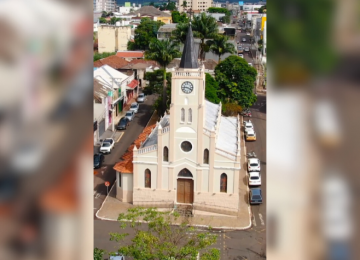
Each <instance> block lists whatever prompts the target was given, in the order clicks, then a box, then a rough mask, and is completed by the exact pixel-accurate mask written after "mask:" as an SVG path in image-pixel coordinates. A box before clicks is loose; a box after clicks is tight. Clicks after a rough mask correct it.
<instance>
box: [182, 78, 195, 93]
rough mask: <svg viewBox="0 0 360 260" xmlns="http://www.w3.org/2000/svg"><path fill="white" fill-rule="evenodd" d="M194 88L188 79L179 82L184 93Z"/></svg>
mask: <svg viewBox="0 0 360 260" xmlns="http://www.w3.org/2000/svg"><path fill="white" fill-rule="evenodd" d="M193 89H194V86H193V84H192V83H191V82H189V81H185V82H184V83H183V84H181V90H182V91H183V92H184V93H185V94H190V93H191V92H192V91H193Z"/></svg>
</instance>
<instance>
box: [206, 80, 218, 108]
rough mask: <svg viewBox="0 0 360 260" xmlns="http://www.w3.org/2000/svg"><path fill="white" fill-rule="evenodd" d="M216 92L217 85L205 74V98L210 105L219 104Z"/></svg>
mask: <svg viewBox="0 0 360 260" xmlns="http://www.w3.org/2000/svg"><path fill="white" fill-rule="evenodd" d="M218 90H219V84H218V83H217V82H216V80H215V79H214V78H213V77H212V76H211V75H210V74H209V73H205V98H206V99H207V100H209V101H210V102H212V103H215V104H219V103H220V98H219V97H218V95H217V91H218Z"/></svg>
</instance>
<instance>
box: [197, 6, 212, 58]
mask: <svg viewBox="0 0 360 260" xmlns="http://www.w3.org/2000/svg"><path fill="white" fill-rule="evenodd" d="M192 28H193V32H194V36H195V37H196V38H200V41H201V42H200V51H199V57H200V59H202V60H203V59H205V53H206V52H207V51H209V48H208V46H207V45H206V44H205V39H213V38H214V37H215V36H216V35H217V34H218V25H217V22H216V19H215V18H214V17H211V16H210V15H206V13H201V14H200V15H197V16H195V17H194V20H193V21H192Z"/></svg>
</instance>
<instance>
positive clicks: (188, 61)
mask: <svg viewBox="0 0 360 260" xmlns="http://www.w3.org/2000/svg"><path fill="white" fill-rule="evenodd" d="M197 57H198V55H197V53H196V51H195V44H194V37H193V32H192V30H191V24H190V25H189V30H188V33H187V36H186V40H185V44H184V50H183V53H182V56H181V61H180V68H183V69H197V68H199V64H198V58H197Z"/></svg>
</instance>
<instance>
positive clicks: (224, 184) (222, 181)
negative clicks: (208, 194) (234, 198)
mask: <svg viewBox="0 0 360 260" xmlns="http://www.w3.org/2000/svg"><path fill="white" fill-rule="evenodd" d="M220 192H225V193H226V192H227V175H226V174H225V173H223V174H221V177H220Z"/></svg>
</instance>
